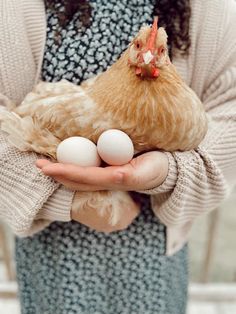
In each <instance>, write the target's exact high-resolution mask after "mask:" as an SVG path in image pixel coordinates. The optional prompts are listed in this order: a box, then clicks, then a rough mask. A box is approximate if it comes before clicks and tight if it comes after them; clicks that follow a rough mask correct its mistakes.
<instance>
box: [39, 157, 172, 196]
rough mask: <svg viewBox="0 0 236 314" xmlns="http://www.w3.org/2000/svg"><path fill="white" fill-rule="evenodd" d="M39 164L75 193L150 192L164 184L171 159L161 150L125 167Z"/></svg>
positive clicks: (45, 171)
mask: <svg viewBox="0 0 236 314" xmlns="http://www.w3.org/2000/svg"><path fill="white" fill-rule="evenodd" d="M36 165H37V167H39V168H40V169H41V170H42V171H43V173H44V174H45V175H48V176H51V177H53V178H54V179H55V180H56V181H58V182H60V183H61V184H63V185H64V186H66V187H67V188H69V189H71V190H75V191H101V190H120V191H139V190H147V189H151V188H154V187H157V186H159V185H160V184H162V182H163V181H164V180H165V178H166V176H167V174H168V158H167V156H166V154H164V153H162V152H159V151H152V152H148V153H144V154H142V155H139V156H138V157H135V158H133V159H132V160H131V161H130V162H129V163H128V164H125V165H123V166H107V167H105V168H102V167H79V166H75V165H71V164H62V163H53V162H51V161H49V160H46V159H38V160H37V161H36Z"/></svg>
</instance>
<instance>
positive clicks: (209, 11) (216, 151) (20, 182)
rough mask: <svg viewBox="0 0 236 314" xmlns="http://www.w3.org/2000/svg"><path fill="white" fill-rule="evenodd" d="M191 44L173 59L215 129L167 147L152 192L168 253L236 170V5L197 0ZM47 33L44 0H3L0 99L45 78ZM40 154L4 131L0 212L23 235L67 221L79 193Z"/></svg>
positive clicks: (18, 96) (17, 96)
mask: <svg viewBox="0 0 236 314" xmlns="http://www.w3.org/2000/svg"><path fill="white" fill-rule="evenodd" d="M190 32H191V40H192V45H191V49H190V54H189V56H188V57H186V58H183V57H177V58H176V59H175V60H174V63H175V65H176V67H177V69H178V71H179V72H180V74H181V75H182V77H183V78H184V79H185V81H186V82H187V84H189V86H191V87H192V88H193V89H194V90H195V92H196V93H197V95H198V96H199V97H200V98H201V100H202V101H203V103H204V104H205V108H206V111H207V112H208V115H209V117H210V124H209V131H208V133H207V136H206V137H205V139H204V140H203V142H202V143H201V145H199V148H198V149H196V150H193V151H189V152H175V153H173V154H170V153H166V154H167V155H168V157H169V174H168V176H167V178H166V180H165V182H164V183H163V184H162V185H161V186H159V187H157V188H155V189H153V190H149V191H144V192H145V193H149V194H151V195H152V205H153V211H154V212H155V214H156V215H157V216H158V217H159V219H160V220H161V221H162V222H163V223H164V224H165V225H166V226H167V249H166V253H167V255H171V254H173V253H175V252H176V251H178V250H179V249H180V248H181V247H182V246H183V244H184V243H186V241H187V239H188V233H189V230H190V227H191V225H192V223H193V221H194V219H195V218H196V217H197V216H199V215H200V214H201V213H205V212H207V211H210V210H212V209H214V208H215V207H216V206H218V205H219V203H220V202H221V201H222V200H223V199H224V198H225V197H226V196H227V195H228V193H229V192H230V190H231V188H232V186H233V184H234V182H235V177H236V176H235V175H236V4H235V2H234V0H192V18H191V28H190ZM45 36H46V19H45V9H44V3H43V1H42V0H34V1H32V0H10V1H9V0H0V104H1V108H2V109H1V110H4V109H3V106H4V105H6V103H7V101H8V99H12V100H14V101H15V102H16V103H17V104H19V103H20V101H21V100H22V99H23V98H24V96H25V95H26V94H27V93H28V92H30V91H31V89H32V87H33V86H34V84H35V83H36V82H37V81H38V80H39V77H40V72H41V66H42V59H43V52H44V45H45ZM38 157H39V155H37V154H35V153H22V152H19V151H18V150H17V149H15V148H13V147H11V146H10V145H9V144H8V142H7V141H6V140H5V137H4V134H3V133H0V217H1V218H2V219H3V220H4V221H6V222H7V224H8V225H9V226H10V227H11V228H12V230H13V232H14V233H15V234H17V235H19V236H27V235H31V234H33V233H35V232H37V231H39V230H42V229H43V228H45V227H46V226H47V225H48V224H49V223H50V222H52V221H55V220H59V221H69V220H70V208H71V203H72V199H73V192H71V191H69V190H67V189H66V188H64V187H63V186H61V185H59V184H58V183H56V182H55V181H54V180H53V179H51V178H50V177H47V176H45V175H43V174H42V173H41V171H40V170H38V169H37V168H36V166H35V160H36V159H37V158H38Z"/></svg>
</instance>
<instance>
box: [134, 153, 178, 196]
mask: <svg viewBox="0 0 236 314" xmlns="http://www.w3.org/2000/svg"><path fill="white" fill-rule="evenodd" d="M165 154H166V156H167V157H168V161H169V171H168V175H167V177H166V179H165V180H164V182H163V183H162V184H161V185H159V186H157V187H154V188H152V189H148V190H142V191H137V192H139V193H144V194H149V195H152V194H161V193H167V192H171V191H173V189H174V187H175V185H176V182H177V176H178V171H177V163H176V160H175V158H174V156H173V155H172V154H171V153H169V152H165Z"/></svg>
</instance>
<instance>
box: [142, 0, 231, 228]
mask: <svg viewBox="0 0 236 314" xmlns="http://www.w3.org/2000/svg"><path fill="white" fill-rule="evenodd" d="M209 2H210V1H209ZM212 3H213V2H212ZM217 3H219V2H218V1H217ZM221 5H222V6H223V7H222V12H217V14H218V19H217V21H218V22H217V23H214V25H213V23H212V29H213V27H214V28H215V33H214V32H213V31H212V29H211V31H212V32H211V35H212V36H215V37H216V36H217V40H218V42H217V45H216V49H215V54H214V55H211V53H210V49H213V46H212V43H214V40H213V39H215V38H212V40H211V42H208V43H207V44H205V46H204V47H205V49H206V46H207V45H208V46H209V51H205V54H206V55H207V56H208V59H209V62H208V63H205V67H206V68H205V69H204V71H205V73H206V75H205V76H203V75H201V74H199V76H197V79H198V80H203V82H204V84H203V85H204V90H203V93H202V97H201V98H202V101H203V103H204V105H205V108H206V111H207V115H208V118H209V126H208V132H207V135H206V137H205V138H204V140H203V141H202V143H201V144H200V145H199V147H198V148H197V149H195V150H192V151H188V152H174V153H166V154H167V156H168V158H169V165H170V167H169V174H168V176H167V178H166V180H165V181H164V182H163V184H162V185H161V186H159V187H156V188H153V189H150V190H148V191H141V192H142V193H147V194H152V195H153V196H154V202H153V204H154V208H153V209H154V211H155V213H156V214H157V216H158V217H159V218H160V219H161V220H162V222H163V223H165V224H166V225H169V226H170V225H180V224H184V223H186V222H188V221H191V220H193V219H194V218H195V217H197V216H198V215H199V214H201V213H203V212H206V211H210V210H212V209H214V208H216V207H217V206H219V204H220V202H221V201H222V200H223V199H224V198H225V197H226V196H227V195H228V194H229V192H230V191H231V190H232V187H233V185H234V184H235V177H236V37H235V33H234V30H235V29H236V18H235V17H236V5H235V3H232V1H229V2H227V3H226V2H223V1H222V4H221ZM208 13H209V12H208ZM208 15H209V14H208ZM213 16H214V14H213ZM219 16H222V20H220V19H219ZM223 19H224V20H223ZM216 24H217V25H218V26H217V27H218V28H217V27H216ZM219 27H220V28H224V30H223V31H222V30H221V29H220V30H219ZM217 32H218V33H217ZM208 39H209V38H208ZM203 44H204V43H203V42H200V41H199V42H198V50H199V51H198V53H199V54H201V52H202V53H203V51H201V45H202V46H203ZM210 55H211V58H209V56H210ZM199 59H200V58H199ZM201 62H204V57H203V56H202V60H201ZM195 74H197V73H195Z"/></svg>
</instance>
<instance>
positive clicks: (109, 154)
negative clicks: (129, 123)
mask: <svg viewBox="0 0 236 314" xmlns="http://www.w3.org/2000/svg"><path fill="white" fill-rule="evenodd" d="M133 155H134V146H133V143H132V141H131V139H130V137H129V136H128V135H127V134H126V133H124V132H122V131H120V130H116V129H110V130H107V131H105V132H103V133H102V134H101V135H100V137H99V139H98V142H97V146H96V145H95V144H94V143H93V142H92V141H90V140H89V139H87V138H85V137H80V136H73V137H69V138H67V139H65V140H64V141H62V142H61V143H60V144H59V145H58V147H57V160H58V161H59V162H61V163H70V164H75V165H78V166H83V167H99V166H100V164H101V160H103V161H105V162H106V163H107V164H108V165H113V166H118V165H123V164H126V163H128V162H129V161H130V160H131V159H132V158H133Z"/></svg>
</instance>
